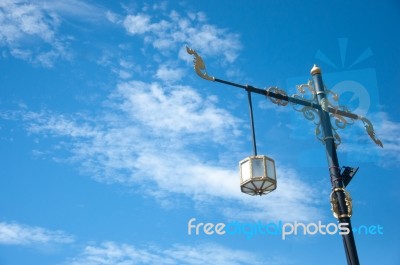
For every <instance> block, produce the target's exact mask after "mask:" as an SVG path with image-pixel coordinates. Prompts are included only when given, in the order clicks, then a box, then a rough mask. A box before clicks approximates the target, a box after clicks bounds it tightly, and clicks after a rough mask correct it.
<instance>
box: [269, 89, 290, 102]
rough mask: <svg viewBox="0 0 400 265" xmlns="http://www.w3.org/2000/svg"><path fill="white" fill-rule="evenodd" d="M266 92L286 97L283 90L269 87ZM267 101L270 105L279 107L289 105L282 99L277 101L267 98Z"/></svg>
mask: <svg viewBox="0 0 400 265" xmlns="http://www.w3.org/2000/svg"><path fill="white" fill-rule="evenodd" d="M267 91H268V92H273V93H275V94H279V95H282V96H287V93H286V91H285V90H283V89H280V88H277V87H270V88H268V89H267ZM269 99H270V100H271V102H272V103H274V104H277V105H280V106H286V105H287V104H289V102H288V101H287V100H283V99H278V98H272V97H269Z"/></svg>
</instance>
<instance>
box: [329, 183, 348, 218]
mask: <svg viewBox="0 0 400 265" xmlns="http://www.w3.org/2000/svg"><path fill="white" fill-rule="evenodd" d="M337 191H343V193H344V196H345V202H346V208H347V214H342V213H340V211H339V205H338V198H337V196H336V194H335V193H336V192H337ZM330 201H331V210H332V213H333V216H335V218H343V217H351V215H352V214H353V201H352V199H351V196H350V193H349V192H348V191H346V190H345V189H344V188H335V189H334V190H333V191H332V192H331V195H330Z"/></svg>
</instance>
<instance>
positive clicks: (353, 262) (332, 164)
mask: <svg viewBox="0 0 400 265" xmlns="http://www.w3.org/2000/svg"><path fill="white" fill-rule="evenodd" d="M311 75H312V77H313V81H314V87H315V91H316V94H317V99H318V103H319V104H320V105H321V109H319V110H318V111H319V114H320V115H319V116H320V119H321V120H320V121H321V126H322V128H323V132H324V142H325V148H326V157H327V160H328V165H329V174H330V177H331V183H332V190H333V196H336V199H337V207H338V214H337V215H338V219H339V223H340V224H341V227H346V228H348V229H349V233H348V234H347V235H346V234H345V235H342V237H343V244H344V248H345V252H346V258H347V263H348V264H349V265H359V264H360V262H359V260H358V254H357V249H356V243H355V241H354V235H353V231H352V227H351V222H350V215H351V213H349V208H348V205H347V204H346V194H345V190H344V183H343V179H342V177H341V175H340V171H339V161H338V157H337V153H336V146H335V139H334V137H333V133H332V125H331V120H330V115H329V109H328V102H327V99H326V95H325V89H324V83H323V82H322V76H321V70H320V69H319V68H318V67H317V66H316V65H314V67H313V68H312V69H311ZM347 203H348V202H347Z"/></svg>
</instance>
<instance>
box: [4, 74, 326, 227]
mask: <svg viewBox="0 0 400 265" xmlns="http://www.w3.org/2000/svg"><path fill="white" fill-rule="evenodd" d="M216 101H217V99H215V97H211V98H207V97H204V96H202V95H200V94H199V93H198V92H196V90H195V89H193V88H192V87H190V86H181V85H169V86H167V85H163V86H161V85H160V84H158V83H154V82H153V83H144V82H141V81H130V82H122V83H121V84H120V85H119V86H118V88H117V89H116V90H115V91H114V92H113V93H112V94H111V95H110V97H109V99H108V100H107V102H105V103H104V104H105V105H106V106H107V108H105V109H104V110H103V111H102V113H101V115H100V116H84V115H80V114H75V115H69V116H67V115H60V114H55V113H51V112H41V113H36V112H29V111H28V112H21V113H20V114H21V116H20V118H22V119H23V120H25V121H26V125H27V130H28V131H29V132H30V133H33V134H37V135H43V136H44V135H46V136H50V137H60V139H65V137H66V139H68V140H67V141H62V142H63V144H64V148H65V149H68V150H70V152H71V153H70V157H69V158H67V160H68V161H70V162H72V163H76V164H79V165H80V169H81V170H82V172H83V173H84V174H87V175H90V176H92V177H93V178H94V179H96V180H97V181H100V182H104V183H120V184H124V185H128V186H131V185H135V186H140V187H141V189H140V190H141V191H142V193H143V195H151V194H157V196H158V197H160V196H161V197H163V198H167V199H168V198H170V195H172V194H180V195H183V196H187V198H191V199H193V200H194V201H195V202H196V203H207V204H211V205H213V206H214V207H217V208H221V211H220V212H222V213H223V214H225V215H226V216H228V217H236V218H244V219H268V218H270V219H281V220H299V219H302V220H305V219H310V218H311V217H312V216H315V215H318V212H319V211H318V207H317V203H316V202H315V201H317V199H316V197H315V196H313V195H312V194H317V192H315V191H313V188H312V187H308V186H307V185H306V184H305V183H303V182H302V181H300V178H299V176H298V174H297V173H296V172H295V171H294V170H292V169H289V168H278V173H279V175H281V176H284V178H282V179H280V180H279V184H278V187H279V192H276V193H275V194H273V195H271V196H272V197H270V198H269V200H265V199H261V198H254V197H249V196H247V195H244V194H242V193H241V192H240V189H239V183H238V182H239V181H238V177H237V170H236V167H237V163H236V161H233V163H232V159H235V157H231V158H230V159H228V160H229V161H228V162H227V161H226V159H225V161H224V159H221V158H220V157H221V156H223V154H224V153H235V152H236V151H235V147H233V146H235V145H236V144H239V145H240V137H239V136H240V135H241V133H242V132H241V130H240V126H241V124H242V122H241V120H239V119H238V118H236V117H235V116H233V115H232V114H231V113H229V112H227V111H226V110H224V109H222V108H219V107H217V106H216V104H215V102H216ZM2 116H3V117H4V118H9V119H11V118H16V117H15V116H14V117H12V116H10V115H8V116H7V115H2ZM201 146H204V147H203V148H201ZM58 159H59V158H58ZM64 159H65V158H64ZM301 191H302V192H301ZM304 191H307V192H304ZM221 199H223V200H224V201H221ZM216 201H218V203H215V202H216ZM272 201H273V203H272ZM230 203H234V205H235V207H232V204H230ZM236 206H239V207H236ZM261 209H262V211H261ZM282 209H283V210H282ZM304 213H307V214H304Z"/></svg>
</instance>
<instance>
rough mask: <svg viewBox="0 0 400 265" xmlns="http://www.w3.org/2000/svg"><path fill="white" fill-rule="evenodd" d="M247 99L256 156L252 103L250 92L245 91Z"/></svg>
mask: <svg viewBox="0 0 400 265" xmlns="http://www.w3.org/2000/svg"><path fill="white" fill-rule="evenodd" d="M247 98H248V100H249V112H250V125H251V135H252V139H253V152H254V155H255V156H256V155H257V144H256V133H255V130H254V118H253V103H252V102H251V91H249V90H247Z"/></svg>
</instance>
